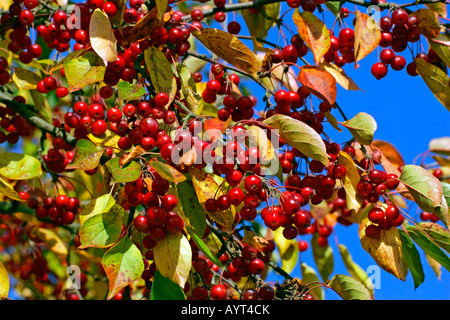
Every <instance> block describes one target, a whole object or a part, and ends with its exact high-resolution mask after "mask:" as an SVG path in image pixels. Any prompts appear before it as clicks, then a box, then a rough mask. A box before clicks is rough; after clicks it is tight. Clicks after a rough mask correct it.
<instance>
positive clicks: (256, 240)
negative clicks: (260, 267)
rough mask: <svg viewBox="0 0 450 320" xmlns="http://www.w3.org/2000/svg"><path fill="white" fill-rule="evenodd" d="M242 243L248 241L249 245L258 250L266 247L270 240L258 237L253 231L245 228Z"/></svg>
mask: <svg viewBox="0 0 450 320" xmlns="http://www.w3.org/2000/svg"><path fill="white" fill-rule="evenodd" d="M241 241H242V243H246V244H248V245H249V246H251V247H253V248H255V249H256V250H261V249H262V248H264V247H266V246H267V244H268V243H269V241H267V240H266V239H264V238H262V237H258V236H257V235H255V234H254V233H253V231H250V230H247V229H244V237H243V238H242V240H241Z"/></svg>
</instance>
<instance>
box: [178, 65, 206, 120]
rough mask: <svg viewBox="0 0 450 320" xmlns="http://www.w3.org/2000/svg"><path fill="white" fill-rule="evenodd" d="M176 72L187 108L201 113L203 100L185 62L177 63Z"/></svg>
mask: <svg viewBox="0 0 450 320" xmlns="http://www.w3.org/2000/svg"><path fill="white" fill-rule="evenodd" d="M178 74H179V76H180V80H181V92H182V93H183V98H184V100H185V101H186V104H187V107H188V108H189V110H191V111H192V112H194V113H195V114H201V113H202V110H203V107H204V103H203V102H204V101H203V100H202V99H201V96H199V95H198V93H197V85H196V83H195V81H194V78H192V73H191V71H190V70H189V68H188V67H187V66H186V64H185V63H180V64H179V65H178Z"/></svg>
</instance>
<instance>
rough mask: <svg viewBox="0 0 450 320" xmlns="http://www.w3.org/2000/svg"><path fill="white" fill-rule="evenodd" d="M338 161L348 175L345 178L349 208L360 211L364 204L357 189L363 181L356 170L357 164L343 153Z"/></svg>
mask: <svg viewBox="0 0 450 320" xmlns="http://www.w3.org/2000/svg"><path fill="white" fill-rule="evenodd" d="M338 161H339V164H341V165H343V166H344V167H345V169H346V174H345V177H344V189H345V198H346V201H347V207H348V209H349V210H355V211H358V210H359V208H361V206H362V203H363V199H362V197H361V196H360V195H359V193H358V192H357V189H356V188H357V185H358V183H359V181H360V180H361V177H360V175H359V172H358V170H357V169H356V165H355V162H354V161H353V159H352V157H350V155H349V154H348V153H346V152H343V151H342V152H340V153H339V157H338Z"/></svg>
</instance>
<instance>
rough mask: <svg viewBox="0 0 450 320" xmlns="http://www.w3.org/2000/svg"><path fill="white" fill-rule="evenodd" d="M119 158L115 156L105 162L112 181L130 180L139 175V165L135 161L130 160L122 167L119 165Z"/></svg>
mask: <svg viewBox="0 0 450 320" xmlns="http://www.w3.org/2000/svg"><path fill="white" fill-rule="evenodd" d="M119 161H120V158H119V157H115V158H112V159H111V160H109V161H108V162H106V167H107V168H108V170H109V172H111V174H112V176H113V178H114V182H116V183H124V182H132V181H135V180H136V179H138V178H139V177H140V175H141V166H140V165H139V164H138V163H137V162H136V161H131V162H130V163H128V164H127V165H125V166H124V167H120V163H119Z"/></svg>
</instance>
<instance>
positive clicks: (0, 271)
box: [0, 261, 9, 300]
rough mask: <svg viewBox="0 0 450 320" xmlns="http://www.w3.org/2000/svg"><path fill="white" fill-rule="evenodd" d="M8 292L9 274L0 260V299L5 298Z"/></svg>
mask: <svg viewBox="0 0 450 320" xmlns="http://www.w3.org/2000/svg"><path fill="white" fill-rule="evenodd" d="M8 293H9V276H8V271H6V268H5V266H4V265H3V263H2V262H1V261H0V300H2V299H6V298H7V297H8Z"/></svg>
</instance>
